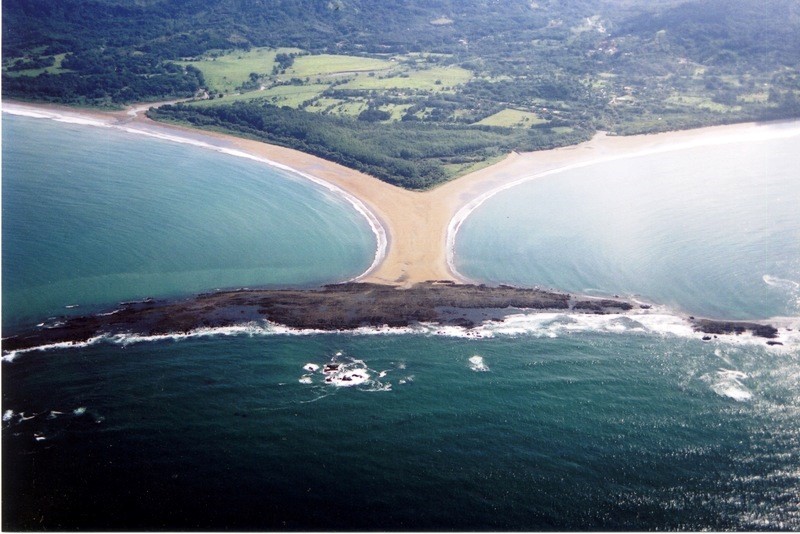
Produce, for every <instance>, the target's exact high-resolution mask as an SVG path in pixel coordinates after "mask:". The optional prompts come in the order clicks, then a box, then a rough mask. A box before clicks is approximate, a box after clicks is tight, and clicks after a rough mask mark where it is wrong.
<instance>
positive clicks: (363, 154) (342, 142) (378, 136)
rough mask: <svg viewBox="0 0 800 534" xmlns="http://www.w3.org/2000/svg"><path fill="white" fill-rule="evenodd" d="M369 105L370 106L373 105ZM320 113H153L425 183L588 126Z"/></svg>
mask: <svg viewBox="0 0 800 534" xmlns="http://www.w3.org/2000/svg"><path fill="white" fill-rule="evenodd" d="M367 111H368V110H367ZM367 111H364V112H362V114H361V115H359V118H357V119H353V118H350V117H346V116H319V115H314V114H312V113H309V112H306V111H303V110H296V109H291V108H288V107H277V106H273V105H270V104H265V103H258V102H237V103H235V104H232V105H226V106H213V107H198V106H193V105H186V104H182V105H174V106H162V107H159V108H157V109H151V110H150V111H149V112H148V116H149V117H150V118H152V119H155V120H161V121H171V122H175V123H180V124H186V125H190V126H193V127H198V128H207V129H215V130H218V131H224V132H228V133H232V134H234V135H243V136H246V137H250V138H253V139H257V140H262V141H266V142H269V143H275V144H278V145H281V146H287V147H290V148H295V149H297V150H301V151H303V152H307V153H309V154H314V155H316V156H320V157H322V158H325V159H328V160H330V161H334V162H336V163H340V164H342V165H345V166H347V167H351V168H353V169H356V170H359V171H362V172H365V173H367V174H370V175H372V176H375V177H376V178H379V179H381V180H383V181H386V182H388V183H390V184H393V185H397V186H400V187H404V188H407V189H416V190H424V189H428V188H430V187H432V186H435V185H437V184H440V183H442V182H444V181H447V180H449V179H451V178H454V177H455V176H456V175H455V173H458V172H464V171H465V170H470V169H472V168H474V166H475V165H476V164H480V163H482V162H486V161H487V160H493V159H496V158H497V157H498V156H500V155H502V154H505V153H508V152H511V151H533V150H541V149H547V148H554V147H558V146H567V145H572V144H575V143H577V142H580V141H584V140H586V139H588V138H589V136H590V134H589V132H586V131H583V130H571V131H569V132H559V131H556V130H553V129H552V128H550V127H548V126H547V125H541V126H539V127H536V128H528V129H507V128H496V127H488V126H485V127H471V126H468V125H459V124H435V123H434V124H431V123H426V122H414V121H411V122H403V123H400V124H394V125H387V124H384V123H382V122H381V121H375V120H371V118H370V117H369V115H367V116H363V115H364V114H366V113H367Z"/></svg>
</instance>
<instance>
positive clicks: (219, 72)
mask: <svg viewBox="0 0 800 534" xmlns="http://www.w3.org/2000/svg"><path fill="white" fill-rule="evenodd" d="M300 52H302V50H300V49H298V48H253V49H251V50H248V51H247V52H245V51H237V52H233V53H229V54H222V55H219V56H211V55H209V56H206V57H203V58H201V59H200V60H198V61H179V62H177V63H180V64H182V65H192V66H194V67H197V68H198V69H200V71H201V72H202V73H203V76H204V77H205V79H206V84H207V85H208V87H209V89H211V90H212V91H216V92H219V93H232V92H234V90H235V89H236V88H237V87H239V86H240V85H242V84H243V83H244V82H246V81H247V80H248V79H249V78H250V73H251V72H257V73H258V74H262V75H267V74H269V73H271V72H272V67H273V66H274V65H275V56H276V55H278V54H280V53H284V54H290V53H300Z"/></svg>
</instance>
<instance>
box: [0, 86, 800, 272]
mask: <svg viewBox="0 0 800 534" xmlns="http://www.w3.org/2000/svg"><path fill="white" fill-rule="evenodd" d="M159 104H161V103H152V104H138V105H134V106H132V107H130V108H129V109H127V110H122V111H114V112H103V111H89V110H77V111H76V110H74V109H72V108H67V107H64V106H57V105H48V104H29V103H24V102H14V101H12V102H6V101H4V102H3V103H2V110H3V112H7V113H12V114H14V113H16V114H20V115H27V116H31V117H35V118H44V119H50V120H56V121H62V122H72V123H77V124H84V125H89V126H97V127H109V128H116V129H120V130H122V131H125V132H128V133H133V134H140V135H148V136H151V137H157V138H161V139H165V140H168V141H172V142H177V143H185V144H191V145H194V146H198V147H201V148H206V149H211V150H215V151H217V152H220V153H224V154H228V155H231V156H234V157H242V158H246V159H251V160H254V161H258V162H261V163H265V164H267V165H270V166H272V167H273V168H277V169H280V170H283V171H286V172H289V173H291V174H293V175H295V176H297V177H299V178H302V179H305V180H309V181H311V182H313V183H315V184H316V185H317V186H320V187H324V188H326V189H328V190H329V191H331V192H334V193H336V194H340V195H342V196H343V198H345V199H346V200H347V201H348V202H349V203H350V204H351V205H352V206H353V208H354V209H356V211H358V212H359V213H360V214H361V215H362V216H364V217H365V218H366V219H367V222H368V224H369V225H370V228H371V230H372V232H373V234H374V235H375V237H376V252H375V256H374V258H373V261H372V263H371V265H370V267H369V268H368V269H367V270H366V271H365V272H364V273H361V274H360V275H358V276H356V277H354V278H353V279H351V281H359V282H371V283H378V284H389V285H395V286H399V287H403V288H410V287H412V286H413V285H414V284H417V283H422V282H426V281H430V280H447V281H452V282H459V283H468V282H471V280H469V279H468V278H467V277H465V276H463V275H461V274H460V273H459V272H458V270H457V268H456V266H455V241H456V238H457V235H458V231H459V229H460V227H461V224H462V223H463V222H464V220H466V218H467V217H469V215H470V214H471V213H472V212H473V211H474V210H476V209H477V208H479V207H480V206H481V205H482V204H483V203H484V202H486V201H487V200H489V199H490V198H492V197H493V196H495V195H496V194H498V193H501V192H503V191H506V190H508V189H510V188H513V187H515V186H517V185H520V184H522V183H525V182H529V181H531V180H534V179H539V178H545V177H549V176H553V175H556V174H558V173H560V172H564V171H569V170H574V169H580V168H585V167H589V166H591V165H594V164H598V163H603V162H607V161H615V160H620V159H628V158H634V157H642V156H647V155H650V154H657V153H663V152H671V151H678V150H683V149H686V148H692V147H700V146H711V145H720V144H727V143H731V142H736V141H743V140H761V139H771V138H776V137H788V136H797V135H800V121H798V120H786V121H776V122H767V123H754V122H749V123H740V124H733V125H723V126H708V127H703V128H697V129H693V130H680V131H674V132H665V133H657V134H645V135H637V136H625V137H622V136H609V135H607V134H605V133H604V132H599V133H598V134H596V135H595V136H594V137H593V138H592V139H591V140H589V141H585V142H583V143H580V144H577V145H572V146H568V147H562V148H556V149H552V150H543V151H537V152H527V153H512V154H509V155H508V156H506V157H505V158H504V159H503V160H502V161H500V162H498V163H496V164H494V165H492V166H489V167H485V168H483V169H481V170H478V171H476V172H474V173H471V174H468V175H465V176H462V177H460V178H457V179H454V180H451V181H449V182H446V183H444V184H442V185H440V186H438V187H436V188H434V189H431V190H428V191H424V192H418V191H409V190H405V189H401V188H398V187H396V186H393V185H390V184H388V183H386V182H382V181H380V180H378V179H377V178H374V177H372V176H369V175H366V174H364V173H361V172H359V171H355V170H353V169H349V168H347V167H344V166H342V165H339V164H337V163H333V162H330V161H327V160H324V159H322V158H319V157H317V156H312V155H309V154H306V153H303V152H300V151H297V150H294V149H289V148H284V147H280V146H276V145H270V144H267V143H264V142H261V141H254V140H250V139H244V138H240V137H236V136H233V135H230V134H223V133H218V132H213V131H206V130H200V129H196V128H190V127H186V126H183V125H174V124H168V123H161V122H156V121H152V120H150V119H148V118H147V117H145V116H144V115H143V114H142V113H141V112H142V111H144V110H146V109H147V108H149V107H151V106H154V105H159ZM781 125H783V126H784V127H781ZM776 126H778V127H777V128H776Z"/></svg>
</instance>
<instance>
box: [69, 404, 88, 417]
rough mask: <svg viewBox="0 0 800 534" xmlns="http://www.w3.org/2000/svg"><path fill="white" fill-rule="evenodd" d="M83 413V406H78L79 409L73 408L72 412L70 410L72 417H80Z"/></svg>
mask: <svg viewBox="0 0 800 534" xmlns="http://www.w3.org/2000/svg"><path fill="white" fill-rule="evenodd" d="M85 413H86V407H85V406H80V407H78V408H75V409H74V410H72V414H73V415H78V416H80V415H83V414H85Z"/></svg>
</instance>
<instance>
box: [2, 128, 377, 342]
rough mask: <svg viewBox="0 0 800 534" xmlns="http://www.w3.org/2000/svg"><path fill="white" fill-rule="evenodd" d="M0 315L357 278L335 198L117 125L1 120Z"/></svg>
mask: <svg viewBox="0 0 800 534" xmlns="http://www.w3.org/2000/svg"><path fill="white" fill-rule="evenodd" d="M3 244H4V247H3V310H4V313H3V323H4V325H5V326H9V325H14V324H19V322H20V321H30V320H34V319H40V318H43V317H44V316H46V315H54V314H62V313H65V311H69V310H67V309H66V308H65V307H66V306H72V305H80V306H81V308H79V309H82V310H85V309H86V307H92V306H98V305H102V306H105V305H108V304H109V303H114V302H116V301H120V300H127V299H137V298H144V297H164V296H178V295H182V294H190V293H196V292H199V291H207V290H213V289H215V288H229V287H240V286H255V285H259V286H261V285H267V286H268V285H293V286H298V285H300V286H302V285H318V284H321V283H326V282H336V281H340V280H345V279H348V278H351V277H354V276H357V275H359V274H360V273H361V272H363V271H364V270H366V269H367V268H368V267H369V265H370V263H371V260H372V257H373V255H374V250H375V238H374V236H373V234H372V232H371V231H370V228H369V225H368V224H367V222H366V221H365V220H364V219H363V218H362V216H361V215H359V214H358V213H357V212H355V210H353V209H352V208H351V206H350V205H349V204H348V203H347V202H346V201H345V200H344V199H342V198H340V197H338V196H337V195H335V194H333V193H330V192H328V191H326V190H324V189H322V188H321V187H319V186H316V185H314V184H311V183H309V182H307V181H305V180H303V179H301V178H298V177H294V176H292V175H291V174H289V173H286V172H282V171H279V170H276V169H273V168H271V167H269V166H267V165H263V164H259V163H254V162H250V161H246V160H242V159H238V158H235V157H232V156H226V155H223V154H218V153H215V152H213V151H210V150H204V149H201V148H198V147H192V146H187V145H180V144H175V143H171V142H167V141H162V140H157V139H150V138H146V137H143V136H139V135H135V134H128V133H125V132H121V131H118V130H112V129H106V128H97V127H87V126H81V125H74V124H58V123H53V122H49V121H44V120H39V119H30V118H24V117H17V116H6V117H4V125H3Z"/></svg>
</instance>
